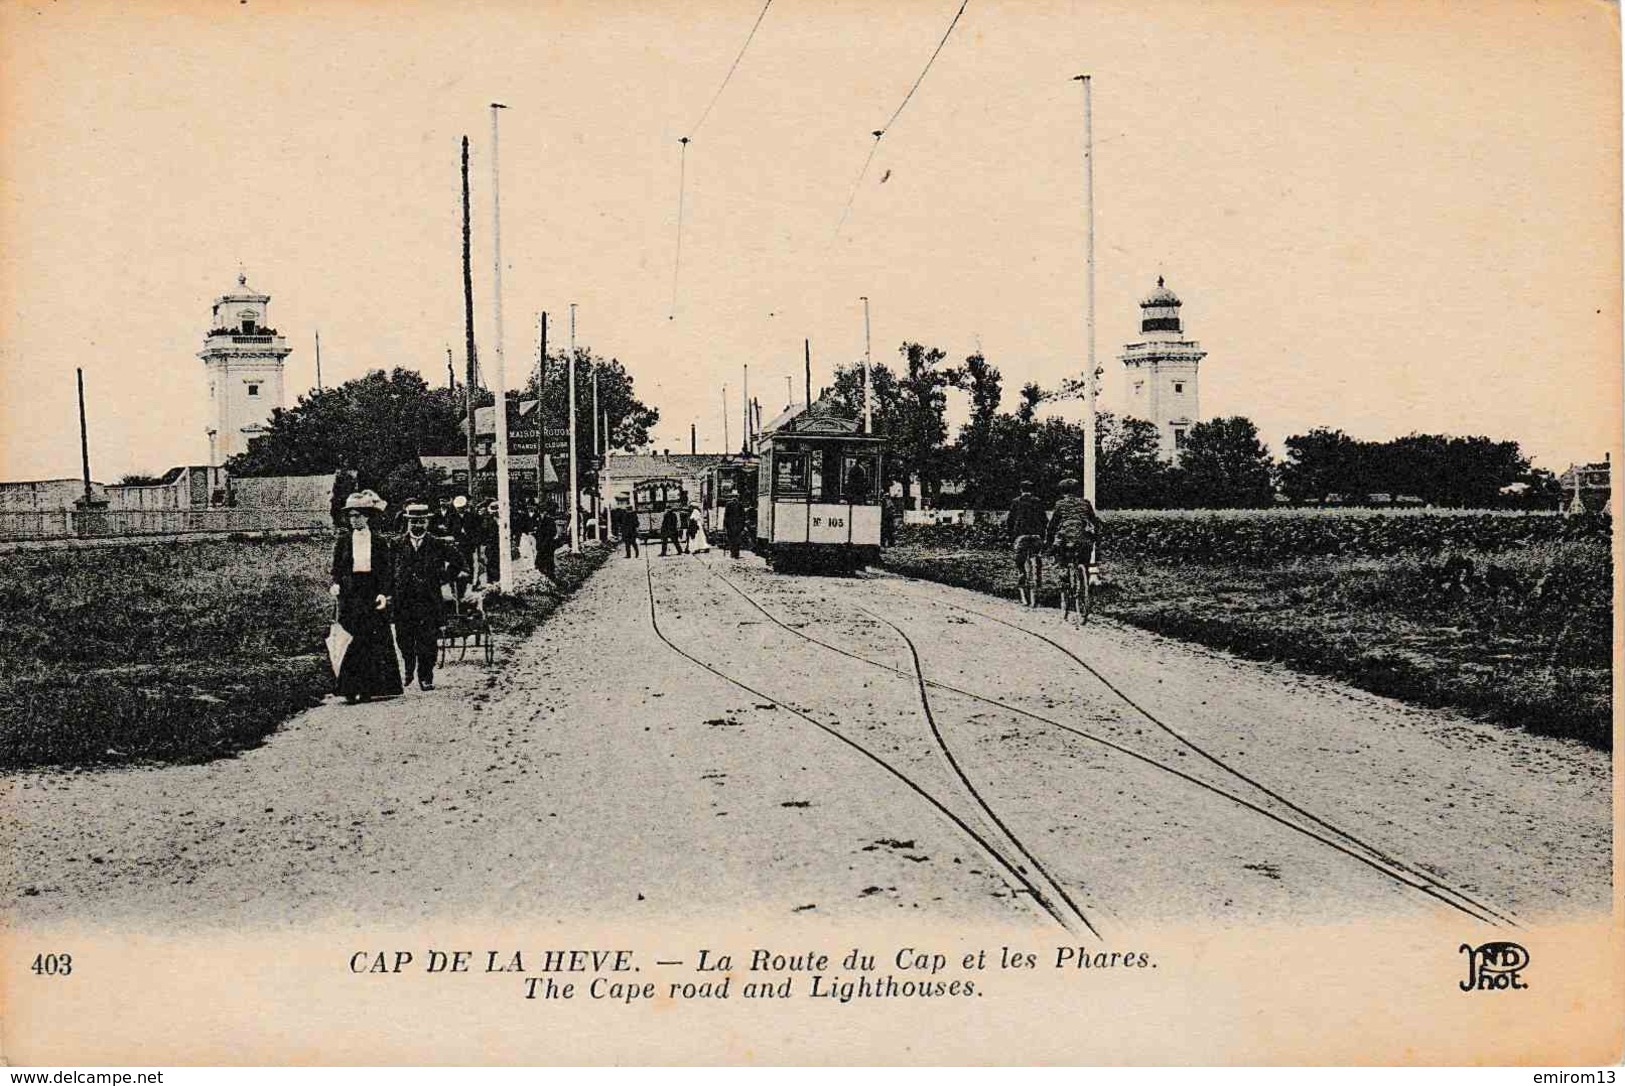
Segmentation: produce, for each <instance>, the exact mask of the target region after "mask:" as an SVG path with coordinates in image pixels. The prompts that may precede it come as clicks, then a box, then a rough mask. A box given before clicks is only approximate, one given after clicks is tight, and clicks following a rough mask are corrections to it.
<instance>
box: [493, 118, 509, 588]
mask: <svg viewBox="0 0 1625 1086" xmlns="http://www.w3.org/2000/svg"><path fill="white" fill-rule="evenodd" d="M506 108H508V107H507V106H504V105H503V104H502V103H501V102H492V103H491V234H492V264H493V271H494V272H495V277H494V279H493V282H492V284H491V294H492V302H491V309H492V312H493V313H494V314H495V316H496V339H497V342H496V351H497V372H496V382H495V383H496V387H495V388H494V389H492V390H491V391H492V392H493V393H494V394H495V397H496V400H495V403H494V405H493V410H495V412H496V430H497V554H499V555H501V569H502V591H503V592H512V591H513V585H514V577H513V557H512V555H511V554H510V543H509V541H510V540H511V539H512V535H511V533H510V528H511V525H512V523H513V519H512V518H513V511H512V510H511V509H509V508H508V498H509V493H508V370H507V363H506V360H505V359H504V357H503V351H502V190H501V185H500V180H499V179H500V176H501V174H500V171H499V170H498V160H497V117H498V116H499V115H500V111H502V110H504V109H506Z"/></svg>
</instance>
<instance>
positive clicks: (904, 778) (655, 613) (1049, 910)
mask: <svg viewBox="0 0 1625 1086" xmlns="http://www.w3.org/2000/svg"><path fill="white" fill-rule="evenodd" d="M644 578H645V581H646V583H647V585H648V590H649V624H650V625H651V626H652V627H653V629H654V633H655V636H656V637H658V638H659V639H660V640H661V642H662V643H664V644H665V645H666V647H667V648H669V649H671V650H672V651H673V652H675V653H676V654H677V655H679V656H681V657H682V658H683V659H685V660H687V661H688V662H689V663H691V664H694V665H695V666H696V667H699V668H701V669H702V670H704V671H707V672H709V673H711V674H712V675H714V676H716V677H717V678H719V679H721V680H722V681H723V682H726V683H728V684H730V685H732V686H736V687H738V688H739V689H741V690H743V691H745V692H746V693H748V694H750V695H752V696H753V697H757V698H760V699H762V700H763V701H766V702H771V703H772V704H774V705H776V706H778V707H779V708H781V709H783V710H785V711H786V712H788V713H790V714H791V715H792V716H795V717H796V718H797V719H799V720H804V721H806V722H807V723H808V724H811V725H812V726H813V727H815V728H818V729H819V730H820V731H822V732H824V733H825V734H826V735H829V736H831V737H832V738H834V739H837V740H839V741H840V742H842V743H844V744H846V745H847V746H848V747H850V748H852V749H853V750H854V751H856V752H858V753H859V754H861V755H863V756H864V757H865V758H867V759H869V760H870V761H871V762H873V763H875V765H877V766H879V767H880V768H881V769H883V770H885V771H886V772H887V773H890V774H891V775H892V776H893V777H895V778H897V780H899V781H900V782H902V783H903V785H905V786H906V787H907V788H908V789H909V790H910V791H912V792H914V793H915V794H916V795H918V796H919V797H920V798H922V799H924V800H925V801H926V802H927V803H929V804H930V805H931V806H932V807H934V808H935V809H936V810H937V812H938V813H940V814H941V815H942V816H943V817H945V818H947V819H948V821H949V822H951V823H953V825H954V826H955V827H956V828H957V829H959V830H960V832H962V833H964V834H965V835H966V836H967V837H969V838H970V839H971V840H972V841H973V842H975V843H976V845H977V847H978V848H980V849H981V850H982V851H983V852H984V853H985V854H986V855H987V856H988V857H989V858H990V859H992V861H993V862H994V863H995V864H996V865H997V866H998V867H1000V868H1002V869H1003V870H1004V871H1005V872H1006V873H1007V875H1008V878H1007V880H1006V881H1011V880H1013V882H1014V884H1016V885H1019V888H1020V890H1021V891H1024V892H1025V893H1026V894H1027V896H1028V897H1030V898H1031V899H1032V901H1033V903H1034V904H1035V905H1036V906H1037V907H1038V908H1039V909H1041V910H1042V911H1043V912H1044V913H1045V914H1046V915H1048V916H1049V918H1050V919H1051V920H1054V921H1055V923H1056V924H1058V925H1060V927H1061V928H1062V929H1063V930H1065V931H1066V932H1068V933H1069V934H1074V935H1077V934H1081V933H1080V932H1079V931H1078V924H1079V923H1080V922H1081V923H1082V925H1083V926H1084V928H1086V929H1087V930H1088V931H1089V932H1090V933H1091V934H1093V935H1095V936H1096V937H1097V938H1098V937H1099V935H1100V933H1099V932H1098V931H1097V930H1096V929H1095V927H1094V926H1093V925H1092V924H1090V923H1089V921H1088V920H1087V919H1086V918H1085V917H1084V916H1083V914H1082V913H1081V912H1078V911H1077V909H1076V906H1072V907H1071V908H1070V909H1068V908H1063V907H1062V906H1061V905H1058V904H1057V903H1056V901H1055V900H1054V898H1052V897H1051V895H1050V894H1049V893H1047V892H1046V891H1045V890H1044V888H1043V887H1042V886H1040V885H1039V884H1038V883H1037V882H1036V881H1035V880H1034V879H1033V878H1032V877H1031V876H1030V875H1029V874H1028V873H1027V872H1026V871H1025V870H1024V869H1023V867H1022V865H1021V864H1018V863H1016V862H1014V861H1013V860H1011V859H1010V857H1008V856H1007V855H1005V854H1004V853H1003V852H1001V851H1000V850H999V849H998V848H997V847H995V846H994V845H993V844H992V843H991V842H989V841H988V840H987V838H986V837H985V836H984V835H983V834H981V833H978V832H977V830H976V828H975V827H973V826H971V825H970V823H968V822H967V821H966V820H965V819H963V818H961V817H960V816H959V815H958V814H955V813H954V812H953V811H952V810H951V809H949V807H948V806H947V805H946V804H945V803H943V802H942V801H941V800H940V799H938V798H937V797H936V796H934V795H932V794H931V793H930V792H929V791H927V790H926V789H925V787H924V786H922V785H921V784H920V783H919V782H918V781H916V780H914V779H913V778H912V777H910V776H909V775H908V774H907V773H905V772H903V771H902V770H901V769H899V768H898V767H897V766H896V765H894V764H893V763H892V762H890V761H889V760H887V759H886V758H884V757H882V756H881V755H879V754H877V753H875V752H874V751H872V750H870V749H869V748H868V747H866V746H864V745H863V744H862V743H859V742H857V741H855V740H853V739H851V738H850V737H848V736H846V735H843V734H842V733H841V732H840V731H839V730H838V729H836V728H833V727H831V726H829V725H828V724H825V723H824V722H823V721H820V720H818V719H816V718H815V717H813V716H811V715H810V714H808V713H807V712H805V711H803V710H802V709H800V708H798V707H796V706H794V705H791V704H789V703H788V702H785V701H783V700H781V699H779V698H776V697H774V696H773V695H772V694H769V693H767V692H766V691H764V690H759V689H757V688H756V687H754V686H751V685H750V684H748V683H746V682H743V681H742V680H740V679H738V678H736V677H735V676H733V675H730V674H728V673H727V672H726V671H724V670H723V669H722V668H719V667H717V666H715V665H714V664H711V663H708V662H707V661H705V660H702V659H700V658H699V657H698V656H695V655H694V654H692V653H690V652H688V651H686V650H685V649H683V648H682V647H681V646H680V645H678V644H677V643H676V642H675V641H673V640H672V639H671V638H670V637H669V636H667V634H666V632H665V631H664V630H662V629H661V628H660V616H659V608H658V606H657V604H656V600H655V586H654V568H653V565H652V563H650V561H649V560H648V558H647V556H646V557H645V558H644ZM764 613H765V612H764ZM769 617H771V616H769ZM778 625H782V623H779V624H778ZM786 628H788V627H786ZM1006 836H1009V834H1008V831H1006ZM1011 840H1012V843H1014V844H1015V845H1016V847H1017V848H1018V849H1020V845H1019V842H1015V839H1014V838H1013V837H1012V838H1011ZM1021 851H1022V852H1023V854H1025V850H1024V849H1021ZM1046 879H1047V876H1046ZM1012 888H1015V887H1014V886H1013V887H1012ZM1070 904H1071V903H1070V900H1069V899H1068V900H1067V905H1070Z"/></svg>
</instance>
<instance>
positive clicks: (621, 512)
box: [611, 505, 638, 558]
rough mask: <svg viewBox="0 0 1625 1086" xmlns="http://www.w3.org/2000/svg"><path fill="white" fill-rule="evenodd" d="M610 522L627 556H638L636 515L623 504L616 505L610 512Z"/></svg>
mask: <svg viewBox="0 0 1625 1086" xmlns="http://www.w3.org/2000/svg"><path fill="white" fill-rule="evenodd" d="M611 518H612V520H611V523H612V524H613V525H614V526H615V531H616V532H617V533H618V534H619V535H620V537H621V545H622V546H623V547H625V548H626V556H627V557H628V558H636V557H637V556H638V515H637V514H636V513H634V512H633V511H632V510H630V509H627V508H625V507H624V506H620V505H617V506H616V507H615V510H614V512H613V513H612V514H611Z"/></svg>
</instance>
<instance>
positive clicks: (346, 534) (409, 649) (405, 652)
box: [328, 490, 471, 704]
mask: <svg viewBox="0 0 1625 1086" xmlns="http://www.w3.org/2000/svg"><path fill="white" fill-rule="evenodd" d="M387 507H388V505H387V503H386V502H385V501H384V500H383V499H382V498H380V497H379V496H378V495H377V494H375V493H373V492H372V491H370V490H359V491H356V492H355V493H353V494H351V495H350V496H349V497H348V498H346V499H345V502H344V513H345V517H346V520H347V521H348V529H347V530H346V531H342V532H340V533H339V536H338V538H337V539H336V540H335V541H334V543H333V571H332V574H333V583H332V586H331V587H330V588H329V589H328V591H329V592H330V593H331V594H332V596H333V598H334V599H335V600H337V601H338V613H337V623H338V625H339V626H340V627H342V628H343V631H344V633H345V634H346V635H347V641H346V642H345V643H344V646H343V648H342V653H341V655H339V656H338V659H337V666H336V671H337V677H338V692H339V693H340V694H341V695H343V697H344V700H345V701H346V702H348V703H350V704H354V703H355V702H356V701H367V700H369V699H371V698H379V697H393V696H395V695H397V694H400V693H401V691H402V690H403V689H404V687H405V686H409V685H411V683H412V680H413V679H414V678H416V680H417V683H418V686H420V687H421V688H422V689H424V690H433V689H434V665H435V659H436V657H437V655H438V654H439V637H440V624H441V621H442V615H443V604H442V592H441V588H442V586H450V587H451V588H452V590H453V592H454V593H459V594H460V593H461V592H462V590H463V589H464V588H465V587H466V582H467V581H468V579H469V577H470V576H471V574H470V572H469V567H468V565H467V563H466V562H465V561H464V558H463V554H462V552H461V550H460V549H459V547H457V546H456V545H454V544H453V543H451V542H448V541H447V540H444V539H440V538H437V537H435V536H433V535H431V534H430V533H429V506H428V504H427V503H424V502H407V503H406V505H405V507H404V509H403V511H402V512H403V519H404V521H405V526H406V530H405V531H404V532H403V533H402V534H400V535H399V536H396V535H391V534H387V533H385V532H384V531H383V530H382V528H383V524H384V519H383V517H384V512H385V510H386V509H387ZM397 643H399V646H400V656H399V661H404V663H405V678H404V681H403V678H402V674H401V667H400V662H398V660H397V657H396V644H397Z"/></svg>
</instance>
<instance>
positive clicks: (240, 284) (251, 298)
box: [220, 272, 271, 302]
mask: <svg viewBox="0 0 1625 1086" xmlns="http://www.w3.org/2000/svg"><path fill="white" fill-rule="evenodd" d="M220 300H221V301H222V302H268V301H270V300H271V296H270V295H269V294H261V293H259V292H258V291H255V290H249V289H248V275H247V273H243V272H239V273H238V275H237V289H236V290H228V291H226V292H225V293H224V294H222V295H220Z"/></svg>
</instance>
